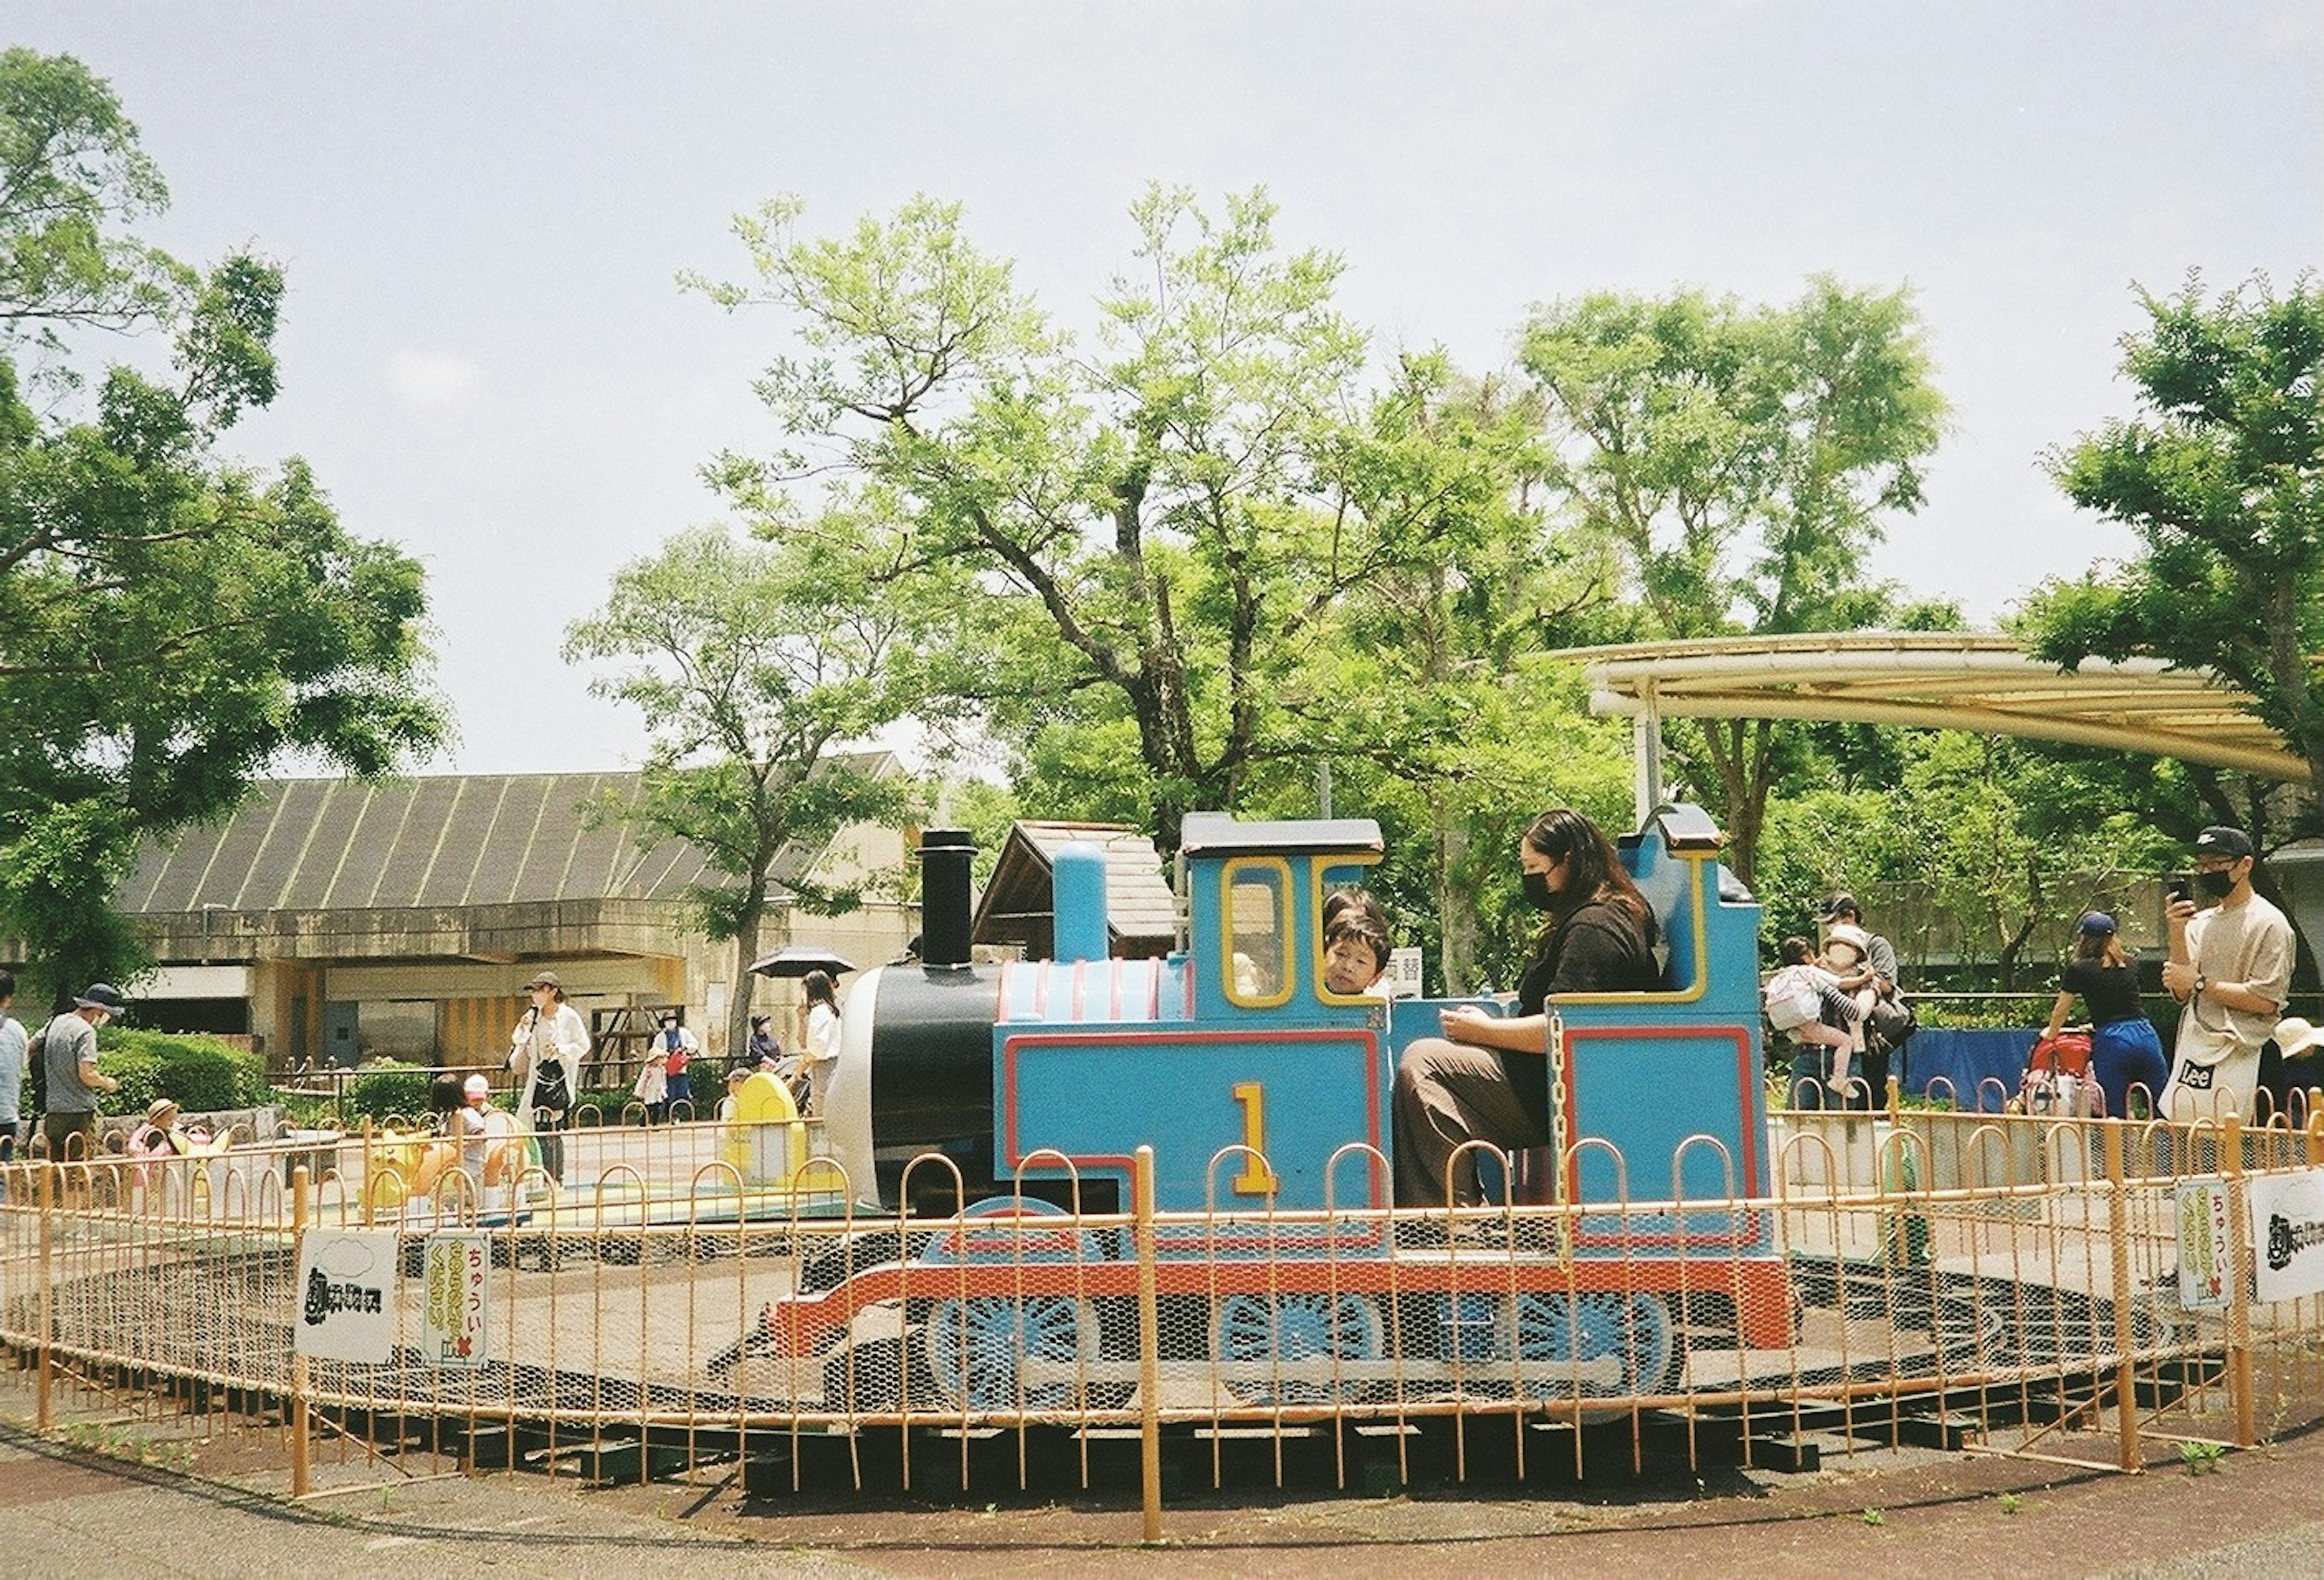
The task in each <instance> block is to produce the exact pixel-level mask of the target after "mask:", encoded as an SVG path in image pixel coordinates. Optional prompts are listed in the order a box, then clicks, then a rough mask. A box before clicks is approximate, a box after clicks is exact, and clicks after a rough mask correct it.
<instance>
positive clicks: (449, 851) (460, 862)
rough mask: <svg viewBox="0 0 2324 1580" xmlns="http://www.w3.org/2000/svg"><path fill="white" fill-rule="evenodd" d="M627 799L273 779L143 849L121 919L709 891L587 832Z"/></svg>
mask: <svg viewBox="0 0 2324 1580" xmlns="http://www.w3.org/2000/svg"><path fill="white" fill-rule="evenodd" d="M637 789H638V776H637V775H635V774H464V775H459V776H438V777H430V778H415V779H403V780H397V781H394V782H392V783H387V784H379V785H365V784H361V783H358V782H355V781H353V780H347V779H278V780H272V781H269V782H266V783H263V784H261V785H259V786H258V789H257V791H256V793H255V794H254V795H253V796H252V797H251V799H250V801H249V803H248V804H246V805H244V807H243V808H242V809H241V810H240V811H239V812H237V813H235V815H234V816H233V817H232V818H230V819H228V820H227V821H226V822H224V823H221V824H219V825H217V827H214V828H198V829H192V830H189V831H187V832H185V833H184V834H183V835H181V836H180V838H179V839H178V840H177V841H175V842H174V843H172V844H169V845H161V844H156V843H152V842H149V843H148V844H147V845H146V846H145V848H144V850H143V851H142V852H140V855H139V859H138V864H137V868H136V870H135V871H134V873H133V874H132V875H131V877H130V878H129V880H128V881H127V882H125V883H124V884H123V885H122V886H121V907H122V909H123V910H124V912H126V913H128V914H131V915H141V914H143V915H157V914H180V913H187V912H194V911H198V910H200V909H201V908H203V907H204V906H216V907H221V908H223V909H226V910H229V911H242V912H253V911H320V910H354V911H362V910H375V909H381V908H420V909H429V910H453V909H459V908H462V907H466V906H471V905H512V904H527V903H535V902H547V901H556V900H595V899H639V900H658V899H669V898H675V897H677V896H678V895H680V894H681V893H683V892H684V890H685V889H686V888H687V886H689V885H692V884H696V883H701V882H706V881H715V880H716V877H717V875H716V874H715V873H714V872H713V871H711V869H710V868H709V865H708V863H707V862H706V861H705V859H704V858H703V856H702V854H701V852H699V851H698V850H695V849H694V848H693V847H692V846H690V845H687V844H686V843H685V842H684V841H677V840H663V841H656V842H654V843H652V844H650V845H641V843H640V842H639V841H638V840H637V839H636V837H635V836H634V835H633V834H632V831H631V830H630V829H629V827H628V826H627V825H626V824H625V823H623V822H622V821H621V820H620V819H618V818H610V817H609V818H605V819H604V820H602V821H599V822H596V823H595V825H594V826H593V825H592V823H591V821H590V819H589V817H588V815H587V813H588V809H589V808H590V807H592V806H594V805H595V804H599V803H601V802H604V801H606V800H608V799H610V800H613V801H616V802H619V801H626V800H628V799H629V798H631V797H632V796H634V795H636V794H637Z"/></svg>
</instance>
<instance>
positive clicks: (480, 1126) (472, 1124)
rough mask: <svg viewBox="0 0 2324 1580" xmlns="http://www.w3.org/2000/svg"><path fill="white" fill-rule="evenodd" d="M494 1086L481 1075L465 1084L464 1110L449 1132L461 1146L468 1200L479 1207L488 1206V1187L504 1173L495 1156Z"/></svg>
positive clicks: (453, 1119)
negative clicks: (498, 1167)
mask: <svg viewBox="0 0 2324 1580" xmlns="http://www.w3.org/2000/svg"><path fill="white" fill-rule="evenodd" d="M493 1117H494V1110H493V1083H492V1082H491V1081H490V1080H489V1079H486V1078H485V1077H484V1076H481V1075H472V1076H470V1077H468V1079H466V1080H464V1081H462V1082H461V1083H460V1107H459V1108H458V1109H457V1110H456V1111H455V1112H454V1113H453V1114H452V1115H451V1116H450V1119H449V1121H448V1123H447V1131H448V1133H449V1134H450V1135H451V1137H452V1139H453V1140H454V1141H456V1142H457V1143H458V1144H459V1147H460V1172H462V1173H463V1174H466V1176H467V1177H468V1190H469V1198H468V1199H469V1200H470V1201H471V1202H472V1203H473V1204H475V1205H476V1206H478V1207H481V1206H483V1205H484V1187H485V1186H486V1185H487V1184H493V1183H496V1182H497V1177H498V1176H499V1175H500V1174H501V1173H502V1172H503V1170H502V1169H496V1168H494V1167H493V1164H494V1163H495V1162H497V1161H498V1160H496V1159H495V1157H494V1155H493V1153H494V1148H493ZM502 1117H503V1119H504V1118H505V1117H506V1116H502Z"/></svg>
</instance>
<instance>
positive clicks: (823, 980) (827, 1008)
mask: <svg viewBox="0 0 2324 1580" xmlns="http://www.w3.org/2000/svg"><path fill="white" fill-rule="evenodd" d="M800 987H803V988H805V989H806V992H807V1002H806V1003H805V1004H804V1005H802V1006H800V1010H801V1013H802V1015H803V1016H804V1018H805V1020H806V1022H807V1024H806V1027H805V1030H806V1033H807V1034H806V1037H805V1041H806V1043H807V1085H808V1089H809V1096H808V1098H807V1103H808V1111H809V1112H810V1113H815V1114H820V1113H822V1112H823V1107H824V1104H825V1101H826V1100H827V1099H828V1098H829V1097H830V1095H831V1076H832V1071H834V1070H837V1069H838V1068H839V995H838V993H837V992H836V991H835V989H834V988H833V987H832V985H831V977H830V975H829V974H828V973H827V972H824V971H809V972H808V973H807V979H806V980H805V981H804V982H802V983H800Z"/></svg>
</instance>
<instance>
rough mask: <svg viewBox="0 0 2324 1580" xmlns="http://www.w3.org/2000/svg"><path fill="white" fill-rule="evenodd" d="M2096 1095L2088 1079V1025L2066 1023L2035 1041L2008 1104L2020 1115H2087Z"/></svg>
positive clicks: (2061, 1116) (2059, 1116)
mask: <svg viewBox="0 0 2324 1580" xmlns="http://www.w3.org/2000/svg"><path fill="white" fill-rule="evenodd" d="M2096 1095H2097V1088H2096V1087H2095V1085H2094V1084H2093V1083H2092V1082H2091V1080H2090V1028H2089V1027H2088V1026H2068V1027H2066V1028H2065V1029H2064V1030H2063V1031H2061V1032H2060V1033H2058V1034H2057V1035H2056V1036H2054V1037H2043V1038H2041V1039H2039V1040H2038V1041H2036V1042H2035V1043H2034V1044H2033V1052H2031V1053H2029V1054H2027V1055H2026V1057H2025V1074H2024V1078H2023V1079H2021V1080H2020V1081H2019V1082H2018V1086H2017V1095H2016V1096H2015V1098H2011V1099H2010V1100H2009V1107H2010V1109H2011V1111H2012V1112H2013V1113H2019V1114H2048V1115H2052V1116H2056V1117H2058V1118H2061V1119H2063V1118H2070V1117H2088V1116H2089V1113H2090V1110H2091V1105H2092V1103H2093V1101H2094V1099H2095V1098H2096Z"/></svg>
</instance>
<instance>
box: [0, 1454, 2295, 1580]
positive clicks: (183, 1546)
mask: <svg viewBox="0 0 2324 1580" xmlns="http://www.w3.org/2000/svg"><path fill="white" fill-rule="evenodd" d="M69 1437H70V1438H72V1440H73V1441H74V1442H77V1443H78V1444H80V1445H82V1447H71V1446H68V1444H66V1443H62V1442H58V1441H54V1440H49V1441H43V1440H42V1439H40V1438H36V1437H34V1436H33V1435H32V1434H31V1433H29V1432H27V1431H25V1430H23V1428H21V1427H18V1426H7V1425H0V1510H5V1520H6V1529H7V1530H8V1532H9V1536H8V1539H7V1540H6V1541H5V1543H0V1580H5V1577H8V1576H16V1575H23V1576H27V1577H28V1580H29V1577H39V1580H55V1577H56V1576H60V1575H71V1576H75V1577H77V1580H78V1577H82V1576H87V1577H91V1580H103V1577H107V1576H113V1575H120V1576H124V1577H129V1576H139V1577H150V1576H175V1575H189V1576H208V1575H237V1576H240V1575H250V1576H261V1577H263V1576H269V1575H285V1576H292V1575H295V1576H299V1577H300V1580H308V1577H310V1576H312V1575H318V1574H331V1575H342V1574H351V1575H373V1574H383V1575H395V1576H397V1577H398V1580H435V1577H437V1576H443V1577H445V1580H455V1577H466V1576H471V1575H479V1574H487V1575H508V1576H525V1575H541V1576H544V1577H549V1576H553V1577H554V1580H595V1577H597V1576H601V1575H602V1576H607V1577H608V1580H662V1577H664V1576H678V1575H697V1574H701V1573H705V1572H706V1571H709V1570H712V1569H714V1568H715V1570H716V1571H717V1572H718V1573H720V1574H721V1575H807V1576H813V1575H855V1576H927V1577H929V1580H982V1577H984V1576H993V1577H995V1580H998V1577H1000V1576H1003V1575H1006V1576H1010V1577H1011V1580H1022V1577H1037V1576H1056V1577H1058V1580H1072V1577H1075V1576H1083V1575H1112V1574H1126V1575H1140V1576H1149V1575H1150V1576H1154V1577H1156V1580H1176V1577H1178V1576H1187V1577H1193V1576H1197V1575H1199V1576H1203V1577H1204V1580H1242V1577H1246V1576H1247V1577H1250V1580H1260V1577H1268V1576H1277V1575H1284V1576H1288V1575H1313V1574H1315V1573H1317V1572H1318V1571H1319V1570H1322V1569H1324V1568H1327V1567H1328V1568H1329V1569H1330V1570H1332V1571H1333V1572H1334V1573H1335V1574H1336V1575H1340V1576H1342V1580H1373V1577H1374V1576H1378V1577H1379V1580H1389V1577H1395V1580H1407V1577H1408V1576H1410V1575H1412V1574H1414V1573H1415V1572H1416V1571H1417V1572H1422V1573H1426V1572H1428V1571H1430V1570H1439V1571H1442V1570H1446V1569H1451V1568H1454V1567H1456V1566H1457V1568H1458V1570H1459V1571H1460V1572H1461V1573H1462V1575H1463V1576H1464V1577H1465V1576H1470V1575H1474V1576H1479V1577H1488V1576H1497V1575H1512V1576H1515V1575H1526V1576H1538V1575H1542V1574H1544V1573H1554V1574H1558V1575H1609V1576H1633V1575H1636V1576H1641V1577H1644V1576H1661V1575H1674V1574H1683V1575H1690V1576H1710V1575H1750V1576H1752V1580H1793V1577H1795V1576H1796V1577H1798V1580H1810V1577H1812V1580H1832V1577H1833V1576H1835V1575H1850V1576H1855V1575H1862V1576H1867V1577H1868V1580H1886V1577H1895V1580H1926V1577H1927V1576H1928V1575H1930V1574H1931V1573H1932V1571H1935V1570H1938V1569H1939V1567H1940V1566H1941V1573H1942V1574H1943V1575H1944V1576H1945V1577H1946V1580H1989V1577H1991V1580H1998V1577H2003V1576H2015V1575H2040V1576H2042V1577H2043V1580H2082V1577H2086V1576H2113V1577H2117V1580H2209V1577H2210V1576H2214V1575H2216V1576H2220V1577H2222V1580H2226V1577H2229V1576H2232V1577H2234V1580H2274V1577H2276V1576H2285V1577H2292V1576H2298V1577H2301V1580H2316V1577H2317V1576H2319V1575H2324V1496H2319V1488H2324V1429H2319V1428H2310V1429H2309V1430H2306V1431H2304V1432H2302V1433H2300V1434H2298V1435H2296V1436H2293V1437H2291V1438H2287V1439H2285V1440H2283V1441H2281V1442H2279V1443H2277V1444H2275V1445H2273V1446H2270V1447H2262V1448H2258V1449H2255V1450H2253V1451H2250V1452H2248V1453H2242V1454H2228V1455H2227V1456H2224V1457H2223V1458H2221V1459H2220V1460H2219V1461H2218V1468H2217V1469H2216V1471H2213V1472H2211V1473H2209V1474H2201V1475H2191V1474H2188V1473H2187V1472H2186V1471H2185V1470H2184V1469H2183V1468H2182V1467H2181V1465H2180V1464H2179V1462H2178V1459H2177V1457H2176V1455H2175V1452H2173V1453H2172V1454H2171V1455H2170V1456H2168V1457H2167V1458H2165V1457H2163V1456H2160V1454H2158V1457H2157V1458H2156V1460H2155V1461H2154V1462H2153V1463H2154V1469H2153V1471H2151V1472H2150V1473H2149V1474H2144V1475H2140V1476H2135V1477H2134V1476H2123V1475H2118V1474H2110V1473H2095V1472H2090V1473H2086V1472H2081V1471H2077V1470H2074V1469H2071V1468H2070V1467H2066V1466H2061V1465H2052V1464H2045V1463H2042V1462H2037V1461H2032V1460H2024V1459H2009V1458H2002V1457H1997V1456H1987V1455H1974V1456H1962V1455H1941V1454H1934V1453H1919V1454H1908V1455H1903V1456H1899V1455H1892V1454H1886V1453H1873V1454H1859V1455H1858V1456H1856V1457H1855V1458H1854V1460H1853V1461H1852V1462H1851V1463H1850V1464H1849V1465H1842V1466H1840V1468H1834V1469H1827V1470H1825V1471H1823V1472H1821V1473H1819V1474H1812V1475H1767V1476H1747V1475H1745V1474H1739V1473H1730V1474H1728V1475H1726V1476H1725V1477H1723V1478H1720V1484H1719V1485H1716V1486H1712V1487H1709V1488H1700V1489H1698V1488H1697V1487H1693V1486H1685V1485H1676V1484H1671V1483H1670V1482H1669V1481H1668V1480H1667V1479H1665V1481H1664V1482H1660V1483H1656V1482H1647V1483H1634V1482H1628V1481H1625V1480H1620V1479H1613V1480H1609V1481H1607V1482H1606V1483H1604V1484H1600V1485H1593V1486H1592V1487H1590V1488H1588V1489H1585V1490H1583V1491H1582V1492H1580V1493H1576V1492H1575V1491H1574V1489H1572V1488H1562V1489H1558V1490H1557V1493H1556V1495H1552V1496H1532V1497H1525V1496H1519V1497H1513V1496H1508V1495H1506V1494H1482V1495H1479V1494H1469V1493H1459V1494H1455V1493H1436V1494H1429V1495H1425V1496H1418V1497H1406V1496H1401V1495H1399V1496H1393V1497H1385V1498H1369V1499H1365V1498H1351V1497H1328V1498H1325V1497H1317V1498H1298V1497H1286V1496H1283V1495H1280V1494H1277V1493H1272V1492H1271V1491H1269V1490H1267V1489H1260V1490H1258V1491H1250V1492H1241V1491H1239V1492H1237V1493H1235V1494H1234V1495H1233V1496H1232V1497H1231V1498H1230V1497H1226V1496H1220V1495H1204V1496H1202V1497H1197V1498H1185V1499H1179V1500H1177V1501H1176V1502H1173V1504H1172V1505H1171V1507H1170V1508H1169V1510H1168V1511H1167V1520H1166V1535H1167V1540H1166V1544H1165V1545H1164V1546H1162V1547H1161V1548H1156V1549H1140V1548H1139V1546H1138V1538H1139V1515H1138V1511H1137V1508H1136V1505H1135V1503H1134V1502H1132V1501H1129V1500H1126V1499H1122V1498H1114V1499H1089V1500H1077V1501H1075V1502H1016V1503H994V1504H989V1505H986V1504H971V1505H969V1506H967V1507H964V1508H961V1507H954V1508H936V1507H931V1506H928V1505H926V1504H920V1503H915V1502H909V1501H907V1500H902V1499H899V1498H896V1497H890V1498H887V1499H884V1500H877V1501H873V1502H870V1503H868V1504H867V1503H866V1502H862V1501H857V1500H847V1501H844V1502H842V1501H833V1500H825V1501H824V1502H819V1503H818V1502H807V1501H805V1500H799V1499H792V1498H782V1499H772V1500H762V1501H752V1500H746V1499H745V1498H743V1497H742V1493H741V1491H740V1488H739V1486H738V1485H737V1484H736V1483H735V1482H734V1481H733V1478H732V1476H731V1475H730V1474H724V1473H704V1474H703V1475H702V1476H701V1477H700V1478H699V1479H697V1480H696V1481H695V1482H692V1483H685V1484H678V1483H660V1484H654V1485H651V1486H647V1487H622V1488H594V1489H593V1488H585V1487H582V1486H579V1485H576V1484H574V1483H572V1482H569V1481H561V1482H557V1483H551V1482H549V1481H548V1480H546V1479H544V1478H542V1477H539V1476H537V1475H521V1476H516V1477H510V1476H504V1475H491V1476H484V1477H481V1478H477V1479H473V1480H472V1479H468V1478H465V1477H460V1476H447V1477H442V1478H438V1479H432V1480H408V1479H404V1477H403V1475H402V1473H401V1472H400V1471H399V1470H398V1469H397V1468H396V1467H395V1466H394V1465H392V1464H384V1465H383V1464H381V1463H375V1462H372V1461H369V1460H366V1459H364V1458H363V1457H360V1456H355V1457H350V1458H348V1459H346V1460H345V1461H340V1460H338V1459H337V1458H336V1457H335V1456H326V1457H327V1458H328V1459H330V1460H331V1462H330V1463H328V1464H326V1465H322V1466H321V1467H320V1468H319V1469H318V1474H317V1484H318V1487H319V1488H320V1489H322V1490H323V1491H324V1492H325V1493H327V1495H325V1496H320V1497H317V1498H313V1499H310V1500H309V1501H308V1502H305V1503H302V1504H297V1505H293V1504H291V1503H290V1502H288V1500H287V1497H285V1496H284V1494H285V1493H287V1491H288V1473H287V1470H286V1468H285V1466H284V1464H283V1460H282V1455H281V1440H280V1438H279V1436H277V1435H276V1434H272V1433H268V1432H256V1431H244V1432H241V1433H238V1434H235V1435H234V1436H232V1437H219V1438H211V1439H209V1440H208V1441H207V1442H204V1443H202V1444H200V1445H198V1446H189V1445H186V1444H184V1443H182V1442H181V1441H176V1440H171V1439H168V1438H162V1437H159V1436H155V1435H154V1434H153V1433H152V1430H151V1429H149V1428H143V1427H141V1426H139V1425H138V1424H137V1423H121V1424H110V1425H109V1424H106V1423H104V1422H101V1421H100V1422H84V1423H82V1424H80V1425H79V1426H78V1427H76V1428H72V1429H71V1430H70V1432H69ZM141 1440H147V1441H149V1445H150V1446H149V1447H147V1448H146V1449H145V1450H144V1451H145V1452H146V1453H147V1454H149V1455H150V1456H157V1457H160V1458H162V1459H164V1460H166V1461H167V1462H168V1463H169V1464H170V1465H171V1466H173V1467H174V1466H180V1465H187V1464H189V1463H190V1465H191V1466H192V1469H191V1474H186V1473H184V1472H182V1471H181V1470H180V1469H177V1468H160V1467H157V1466H154V1465H138V1464H134V1463H131V1462H129V1461H127V1460H124V1459H123V1458H121V1457H118V1456H119V1455H120V1454H122V1453H124V1452H125V1451H130V1450H132V1449H133V1448H134V1446H135V1445H136V1444H138V1443H139V1442H140V1441H141ZM2107 1447H2109V1444H2108V1443H2107V1442H2101V1441H2090V1442H2083V1443H2076V1442H2073V1441H2064V1442H2058V1441H2052V1442H2050V1443H2047V1444H2045V1445H2044V1448H2045V1450H2049V1451H2054V1452H2057V1453H2060V1454H2062V1455H2067V1456H2089V1457H2093V1458H2095V1457H2101V1456H2103V1455H2104V1453H2105V1452H2106V1450H2107ZM2156 1447H2157V1448H2158V1450H2161V1449H2164V1448H2168V1447H2169V1446H2168V1445H2160V1444H2158V1445H2157V1446H2156ZM100 1448H101V1449H103V1450H104V1451H102V1452H99V1451H95V1450H97V1449H100ZM383 1483H386V1484H385V1485H383Z"/></svg>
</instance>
